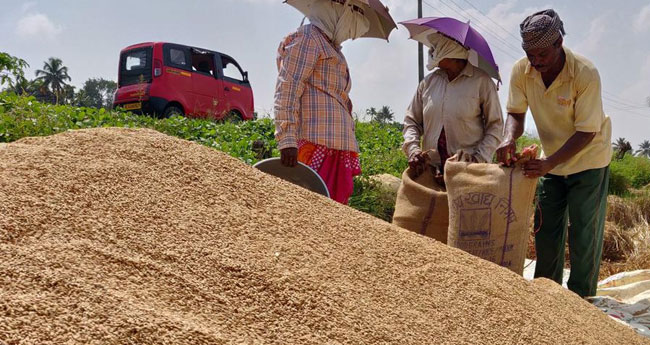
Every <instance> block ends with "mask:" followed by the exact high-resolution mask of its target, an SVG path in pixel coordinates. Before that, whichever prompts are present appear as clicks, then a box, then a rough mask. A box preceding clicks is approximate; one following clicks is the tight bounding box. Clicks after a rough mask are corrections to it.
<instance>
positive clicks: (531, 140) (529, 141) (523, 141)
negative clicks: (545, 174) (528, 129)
mask: <svg viewBox="0 0 650 345" xmlns="http://www.w3.org/2000/svg"><path fill="white" fill-rule="evenodd" d="M533 144H535V145H537V146H538V147H540V150H541V145H542V144H541V143H540V141H539V138H537V137H535V136H533V135H532V134H524V135H522V136H521V137H519V139H517V152H521V150H522V149H523V148H524V147H528V146H530V145H533Z"/></svg>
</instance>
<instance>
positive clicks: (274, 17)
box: [0, 0, 650, 148]
mask: <svg viewBox="0 0 650 345" xmlns="http://www.w3.org/2000/svg"><path fill="white" fill-rule="evenodd" d="M382 2H383V3H384V4H385V5H387V6H388V7H389V8H390V13H391V15H392V16H393V18H394V19H395V22H400V21H405V20H409V19H413V18H416V17H417V0H382ZM0 8H2V9H3V11H2V12H0V33H2V34H1V35H0V51H4V52H7V53H9V54H11V55H14V56H18V57H20V58H23V59H25V60H26V61H27V62H28V63H29V64H30V67H29V68H28V69H27V71H26V72H27V73H26V74H27V76H28V77H29V78H33V77H34V71H35V70H36V69H40V68H42V66H43V63H44V61H45V60H47V59H48V58H49V57H58V58H60V59H62V60H63V63H64V65H66V66H68V68H69V74H70V76H71V77H72V82H71V83H72V85H74V86H76V87H80V86H82V85H83V83H84V82H85V81H86V80H87V79H89V78H97V77H101V78H105V79H111V80H116V79H117V65H118V56H119V52H120V50H121V49H122V48H124V47H126V46H129V45H131V44H134V43H139V42H147V41H165V42H174V43H181V44H187V45H192V46H197V47H201V48H206V49H211V50H217V51H221V52H224V53H226V54H228V55H230V56H232V57H234V58H235V59H236V60H237V61H238V62H239V63H240V65H241V66H242V68H243V69H244V70H247V71H248V72H249V77H250V80H251V83H252V86H253V92H254V94H255V108H256V110H257V111H258V112H259V113H260V114H266V113H269V114H270V113H272V108H273V93H274V88H275V80H276V77H277V67H276V52H277V47H278V44H279V43H280V41H281V40H282V38H283V37H285V36H286V35H287V34H289V33H291V32H293V31H295V30H296V29H297V28H298V26H300V22H301V20H302V18H303V15H302V14H300V13H299V12H298V11H297V10H295V9H294V8H293V7H291V6H289V5H287V4H283V3H282V0H186V1H177V0H176V1H172V0H156V1H153V0H140V1H124V0H111V1H106V0H42V1H20V0H0ZM546 8H553V9H555V10H556V11H557V12H558V13H559V14H560V17H561V18H562V20H563V21H564V27H565V29H566V31H567V36H566V37H565V45H566V46H567V47H569V48H570V49H572V50H573V51H574V52H576V53H578V54H581V55H583V56H585V57H587V58H588V59H590V60H591V61H592V62H593V63H594V64H595V65H596V67H597V68H598V70H599V72H600V75H601V80H602V84H603V100H604V107H605V111H606V113H607V114H608V115H609V116H610V117H611V118H612V124H613V134H612V140H615V139H616V138H618V137H624V138H626V139H628V140H630V142H631V143H632V145H633V146H634V147H635V148H637V146H638V144H639V143H641V141H643V140H650V107H648V106H647V104H646V103H645V101H646V98H647V97H648V96H650V42H649V39H648V37H650V0H624V1H611V0H591V1H587V0H572V1H566V0H540V1H515V0H424V5H423V14H424V16H425V17H429V16H448V17H454V18H457V19H460V20H463V21H467V20H469V21H470V23H471V25H472V26H474V27H475V28H476V29H477V30H478V31H479V32H481V33H482V34H483V36H484V37H485V38H486V39H487V40H488V42H489V43H490V46H491V47H492V52H493V54H494V57H495V60H496V61H497V64H498V65H499V69H500V72H501V76H502V79H503V81H504V83H503V84H502V85H501V87H500V90H499V96H500V99H501V103H502V105H504V110H505V102H506V101H507V94H508V80H509V78H510V70H511V68H512V65H513V64H514V62H515V61H517V60H518V59H519V58H521V57H523V55H524V53H523V51H522V50H521V46H520V39H519V35H518V32H519V31H518V28H519V23H520V22H521V21H522V20H523V19H524V18H525V17H526V16H528V15H529V14H532V13H533V12H535V11H538V10H541V9H546ZM343 53H344V54H345V56H346V58H347V61H348V65H349V67H350V72H351V78H352V91H351V94H350V96H351V98H352V101H353V103H354V109H355V110H354V111H355V112H356V113H357V114H358V115H359V116H360V117H362V116H363V114H364V113H365V109H367V108H369V107H376V108H378V107H381V106H383V105H387V106H389V107H390V108H391V109H392V110H393V111H394V113H395V120H396V121H402V120H403V118H404V112H405V110H406V107H407V105H408V103H409V102H410V100H411V98H412V97H413V94H414V93H415V90H416V88H417V84H418V71H417V43H416V42H415V41H413V40H410V39H409V35H408V32H407V30H406V29H405V28H404V27H403V26H401V25H398V30H395V31H393V32H392V33H391V36H390V38H389V41H388V42H387V41H385V40H379V39H369V38H361V39H358V40H354V41H347V42H345V43H344V44H343ZM526 128H527V131H528V132H531V133H534V132H535V128H534V123H533V121H532V118H530V116H529V118H528V120H527V124H526Z"/></svg>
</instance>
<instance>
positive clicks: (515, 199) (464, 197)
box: [445, 159, 537, 275]
mask: <svg viewBox="0 0 650 345" xmlns="http://www.w3.org/2000/svg"><path fill="white" fill-rule="evenodd" d="M445 183H446V185H447V193H448V197H449V232H448V233H447V242H448V244H449V245H450V246H452V247H456V248H459V249H462V250H464V251H466V252H468V253H470V254H473V255H476V256H478V257H480V258H483V259H485V260H488V261H491V262H494V263H496V264H498V265H501V266H503V267H506V268H508V269H510V270H512V271H513V272H515V273H517V274H520V275H521V274H523V271H524V260H525V258H526V250H527V248H528V235H529V231H530V219H531V215H532V212H533V210H534V205H533V200H534V198H535V188H536V186H537V179H533V178H528V177H525V176H524V175H523V174H522V171H521V168H519V167H513V168H506V167H502V166H499V165H497V164H477V163H465V162H457V161H453V160H452V159H450V160H449V161H447V164H446V166H445Z"/></svg>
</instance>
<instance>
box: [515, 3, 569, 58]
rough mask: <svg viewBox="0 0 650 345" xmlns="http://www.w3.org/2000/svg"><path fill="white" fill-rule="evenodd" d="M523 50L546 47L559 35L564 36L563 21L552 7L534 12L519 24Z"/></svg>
mask: <svg viewBox="0 0 650 345" xmlns="http://www.w3.org/2000/svg"><path fill="white" fill-rule="evenodd" d="M519 28H520V33H521V38H522V43H521V46H522V48H524V50H529V49H537V48H547V47H549V46H551V45H552V44H553V43H555V41H557V39H558V38H560V35H562V36H564V35H565V34H566V33H565V32H564V23H562V20H561V19H560V16H559V15H558V14H557V13H556V12H555V11H554V10H552V9H548V10H544V11H539V12H536V13H534V14H532V15H530V16H528V18H526V19H524V21H523V22H522V23H521V24H520V25H519Z"/></svg>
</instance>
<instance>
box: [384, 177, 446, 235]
mask: <svg viewBox="0 0 650 345" xmlns="http://www.w3.org/2000/svg"><path fill="white" fill-rule="evenodd" d="M426 166H427V168H426V169H425V171H424V172H423V173H422V174H421V175H420V176H418V177H417V178H412V176H413V174H412V171H411V169H410V168H407V169H406V170H405V171H404V173H403V174H402V184H401V185H400V187H399V189H398V191H397V200H396V202H395V213H394V214H393V224H395V225H397V226H400V227H402V228H404V229H407V230H411V231H414V232H417V233H419V234H421V235H425V236H428V237H432V238H434V239H436V240H438V241H440V242H442V243H447V228H448V227H449V203H448V201H447V192H446V191H445V188H444V187H442V186H440V185H438V184H437V183H436V182H435V180H434V175H433V172H432V168H431V166H430V165H429V164H426Z"/></svg>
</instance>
